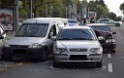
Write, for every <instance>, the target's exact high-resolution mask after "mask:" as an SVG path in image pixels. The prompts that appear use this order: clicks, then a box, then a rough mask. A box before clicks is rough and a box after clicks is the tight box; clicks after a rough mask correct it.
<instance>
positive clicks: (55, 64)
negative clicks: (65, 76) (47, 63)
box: [53, 60, 60, 68]
mask: <svg viewBox="0 0 124 78" xmlns="http://www.w3.org/2000/svg"><path fill="white" fill-rule="evenodd" d="M53 67H55V68H58V67H60V64H59V63H57V62H56V61H55V60H53Z"/></svg>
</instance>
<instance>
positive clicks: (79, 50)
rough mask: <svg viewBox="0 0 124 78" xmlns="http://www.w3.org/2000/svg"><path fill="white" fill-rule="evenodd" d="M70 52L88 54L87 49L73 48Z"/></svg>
mask: <svg viewBox="0 0 124 78" xmlns="http://www.w3.org/2000/svg"><path fill="white" fill-rule="evenodd" d="M70 52H87V48H71V49H70Z"/></svg>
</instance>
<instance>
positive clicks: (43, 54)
mask: <svg viewBox="0 0 124 78" xmlns="http://www.w3.org/2000/svg"><path fill="white" fill-rule="evenodd" d="M46 58H47V51H46V50H43V51H42V57H41V60H42V61H45V60H46Z"/></svg>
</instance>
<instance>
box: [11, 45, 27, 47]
mask: <svg viewBox="0 0 124 78" xmlns="http://www.w3.org/2000/svg"><path fill="white" fill-rule="evenodd" d="M10 47H12V48H28V46H27V45H10Z"/></svg>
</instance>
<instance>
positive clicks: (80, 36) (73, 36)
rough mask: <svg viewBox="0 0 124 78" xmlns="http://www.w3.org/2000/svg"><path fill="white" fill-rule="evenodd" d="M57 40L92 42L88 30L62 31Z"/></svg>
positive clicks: (92, 38) (92, 37) (90, 33)
mask: <svg viewBox="0 0 124 78" xmlns="http://www.w3.org/2000/svg"><path fill="white" fill-rule="evenodd" d="M57 39H58V40H94V36H93V34H92V32H91V31H90V30H88V29H62V30H61V31H60V33H59V36H58V38H57Z"/></svg>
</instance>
